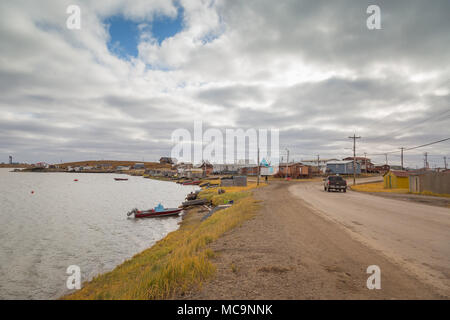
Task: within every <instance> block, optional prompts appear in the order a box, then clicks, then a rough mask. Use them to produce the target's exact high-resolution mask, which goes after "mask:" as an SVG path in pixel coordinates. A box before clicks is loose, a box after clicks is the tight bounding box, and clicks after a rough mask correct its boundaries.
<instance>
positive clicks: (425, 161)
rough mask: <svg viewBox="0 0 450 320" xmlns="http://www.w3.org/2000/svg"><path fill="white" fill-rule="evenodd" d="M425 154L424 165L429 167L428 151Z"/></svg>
mask: <svg viewBox="0 0 450 320" xmlns="http://www.w3.org/2000/svg"><path fill="white" fill-rule="evenodd" d="M424 156H425V158H424V160H423V167H424V168H425V169H427V168H428V152H425V153H424Z"/></svg>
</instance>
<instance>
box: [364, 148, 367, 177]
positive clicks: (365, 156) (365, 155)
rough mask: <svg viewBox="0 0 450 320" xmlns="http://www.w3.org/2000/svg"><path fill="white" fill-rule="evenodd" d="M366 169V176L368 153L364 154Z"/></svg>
mask: <svg viewBox="0 0 450 320" xmlns="http://www.w3.org/2000/svg"><path fill="white" fill-rule="evenodd" d="M364 167H365V168H366V174H367V152H364Z"/></svg>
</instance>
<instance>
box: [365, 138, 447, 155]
mask: <svg viewBox="0 0 450 320" xmlns="http://www.w3.org/2000/svg"><path fill="white" fill-rule="evenodd" d="M447 140H450V138H445V139H442V140H438V141H433V142H430V143H426V144H422V145H420V146H415V147H411V148H400V150H395V151H390V152H383V153H371V154H368V155H369V156H384V155H386V154H392V153H397V152H400V151H401V149H403V151H408V150H414V149H418V148H423V147H427V146H431V145H433V144H436V143H440V142H444V141H447Z"/></svg>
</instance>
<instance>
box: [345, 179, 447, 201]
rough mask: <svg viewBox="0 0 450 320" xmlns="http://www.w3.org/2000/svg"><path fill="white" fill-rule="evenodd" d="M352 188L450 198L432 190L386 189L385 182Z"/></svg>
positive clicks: (355, 189) (365, 190)
mask: <svg viewBox="0 0 450 320" xmlns="http://www.w3.org/2000/svg"><path fill="white" fill-rule="evenodd" d="M351 189H352V190H354V191H361V192H386V193H399V194H415V195H423V196H433V197H444V198H450V194H438V193H433V192H430V191H424V192H420V193H419V192H409V189H401V188H394V189H386V188H384V186H383V182H375V183H366V184H358V185H355V186H351Z"/></svg>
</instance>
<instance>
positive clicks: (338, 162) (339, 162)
mask: <svg viewBox="0 0 450 320" xmlns="http://www.w3.org/2000/svg"><path fill="white" fill-rule="evenodd" d="M348 163H353V160H338V161H329V162H327V164H348Z"/></svg>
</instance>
